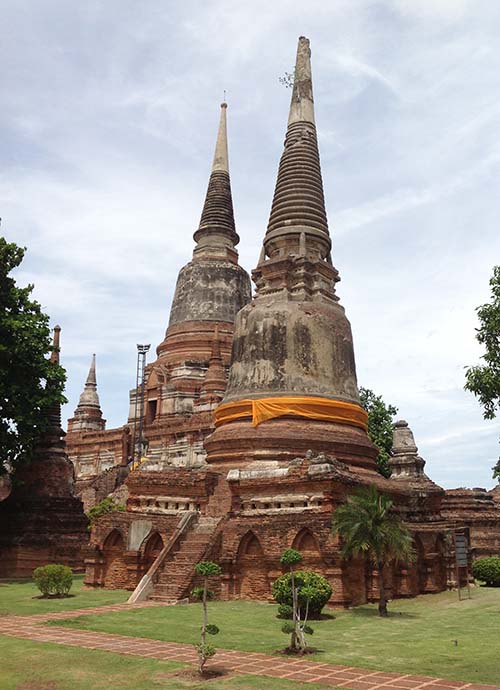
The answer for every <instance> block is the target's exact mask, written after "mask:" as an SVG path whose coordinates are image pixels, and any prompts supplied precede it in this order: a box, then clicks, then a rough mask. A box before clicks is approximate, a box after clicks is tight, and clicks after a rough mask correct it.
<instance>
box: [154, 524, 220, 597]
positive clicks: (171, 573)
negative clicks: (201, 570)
mask: <svg viewBox="0 0 500 690" xmlns="http://www.w3.org/2000/svg"><path fill="white" fill-rule="evenodd" d="M220 520H221V519H220V518H217V517H209V516H201V517H200V518H199V519H198V521H197V523H196V524H195V525H194V526H193V527H192V528H191V529H190V530H189V532H188V533H187V535H186V537H185V538H184V540H183V541H182V543H181V546H180V548H179V550H178V551H177V552H176V553H175V554H174V555H173V557H172V558H170V559H168V560H167V561H166V562H165V563H164V564H163V567H162V568H161V569H160V570H159V572H158V574H157V577H156V578H155V582H154V590H153V594H151V595H150V597H149V599H151V600H153V601H162V602H164V603H170V604H173V603H175V602H177V601H179V600H180V599H183V598H185V597H186V596H188V594H189V590H190V585H191V581H192V579H193V576H194V566H195V565H196V563H198V562H199V561H202V560H203V556H204V554H205V551H206V550H207V546H208V545H209V543H210V540H211V538H212V536H213V535H214V534H215V531H216V529H217V526H218V524H219V522H220Z"/></svg>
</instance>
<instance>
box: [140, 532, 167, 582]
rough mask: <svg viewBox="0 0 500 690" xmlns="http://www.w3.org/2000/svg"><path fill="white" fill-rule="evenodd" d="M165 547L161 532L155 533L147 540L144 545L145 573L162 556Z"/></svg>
mask: <svg viewBox="0 0 500 690" xmlns="http://www.w3.org/2000/svg"><path fill="white" fill-rule="evenodd" d="M164 546H165V544H164V542H163V539H162V536H161V534H160V533H159V532H153V533H152V534H151V535H150V536H149V537H148V538H147V539H146V542H145V545H144V557H143V560H144V572H146V573H147V571H148V570H149V569H150V567H151V566H152V565H153V563H154V562H155V560H156V558H157V557H158V556H159V555H160V552H161V551H162V549H163V547H164Z"/></svg>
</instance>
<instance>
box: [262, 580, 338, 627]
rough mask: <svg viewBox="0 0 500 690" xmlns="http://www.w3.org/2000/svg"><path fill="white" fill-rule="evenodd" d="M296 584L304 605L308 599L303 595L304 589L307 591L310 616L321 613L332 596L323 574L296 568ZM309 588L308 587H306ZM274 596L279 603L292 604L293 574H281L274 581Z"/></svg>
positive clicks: (300, 600)
mask: <svg viewBox="0 0 500 690" xmlns="http://www.w3.org/2000/svg"><path fill="white" fill-rule="evenodd" d="M294 577H295V584H296V587H297V590H298V596H299V604H300V606H301V607H304V606H305V604H306V599H305V597H304V596H303V595H302V591H301V590H302V589H303V588H304V590H305V591H306V592H307V594H308V598H309V617H311V618H314V617H317V616H319V615H320V613H321V610H322V608H323V606H324V605H325V604H326V603H327V601H328V600H329V599H330V597H331V596H332V591H333V590H332V588H331V586H330V583H329V582H328V580H327V579H326V578H324V577H323V576H322V575H318V573H313V572H311V571H309V570H296V571H295V572H294ZM306 588H307V589H306ZM273 597H274V599H275V601H276V602H277V603H278V604H285V605H287V606H289V607H291V606H292V586H291V574H290V573H285V575H281V576H280V577H278V579H277V580H275V581H274V583H273Z"/></svg>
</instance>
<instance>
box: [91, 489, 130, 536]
mask: <svg viewBox="0 0 500 690" xmlns="http://www.w3.org/2000/svg"><path fill="white" fill-rule="evenodd" d="M124 510H125V506H124V505H123V504H122V503H116V501H114V500H113V499H112V498H111V496H107V497H106V498H103V499H102V501H100V502H99V503H97V504H96V505H95V506H94V507H93V508H91V509H90V510H89V512H88V513H87V517H88V519H89V529H90V528H91V527H92V525H93V524H94V522H95V521H96V520H97V519H98V518H100V517H101V515H106V514H107V513H116V512H123V511H124Z"/></svg>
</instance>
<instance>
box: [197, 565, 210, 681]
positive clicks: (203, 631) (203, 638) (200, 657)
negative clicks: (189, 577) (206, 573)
mask: <svg viewBox="0 0 500 690" xmlns="http://www.w3.org/2000/svg"><path fill="white" fill-rule="evenodd" d="M207 590H208V578H207V577H205V578H204V582H203V599H202V602H203V627H202V629H201V645H202V651H201V652H200V653H199V654H198V661H199V664H198V669H199V672H200V674H203V667H204V666H205V661H206V660H207V659H206V657H205V644H206V642H207V624H208V611H207Z"/></svg>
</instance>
